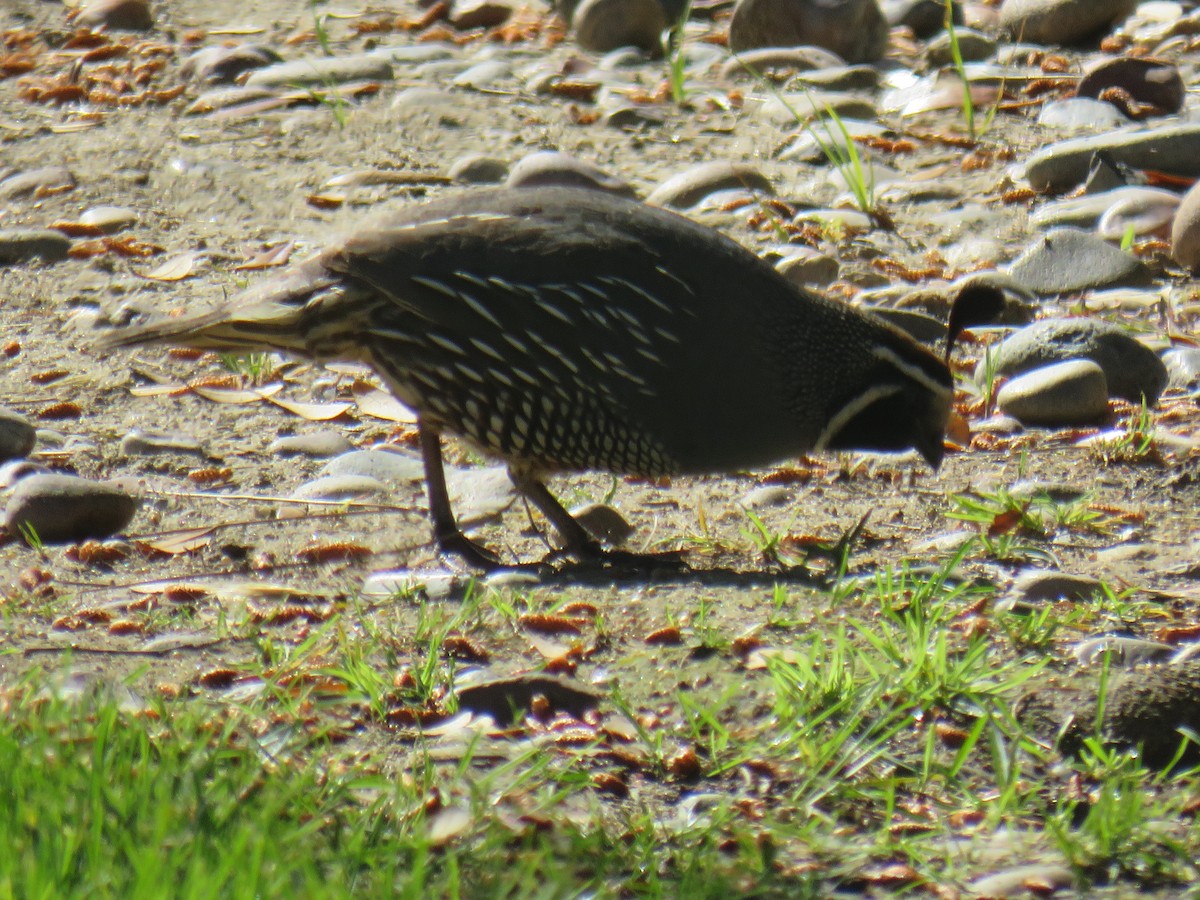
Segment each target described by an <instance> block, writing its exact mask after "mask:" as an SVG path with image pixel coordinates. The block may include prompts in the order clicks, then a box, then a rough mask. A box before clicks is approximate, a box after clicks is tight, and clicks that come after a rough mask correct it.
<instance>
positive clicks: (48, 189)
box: [0, 166, 75, 200]
mask: <svg viewBox="0 0 1200 900" xmlns="http://www.w3.org/2000/svg"><path fill="white" fill-rule="evenodd" d="M73 187H75V176H74V175H72V174H71V172H70V170H69V169H64V168H63V167H62V166H46V167H44V168H41V169H28V170H26V171H23V172H16V173H14V174H11V175H9V176H8V177H7V178H5V179H4V180H3V181H0V200H15V199H16V198H18V197H25V196H28V195H30V194H35V195H36V194H41V193H58V192H60V191H63V190H66V189H69V188H73Z"/></svg>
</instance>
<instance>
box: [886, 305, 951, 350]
mask: <svg viewBox="0 0 1200 900" xmlns="http://www.w3.org/2000/svg"><path fill="white" fill-rule="evenodd" d="M870 311H871V312H873V313H874V314H875V315H877V316H879V318H881V319H884V320H885V321H887V322H888V323H890V324H891V325H894V326H895V327H896V328H899V329H900V330H901V331H903V332H905V333H906V334H908V335H909V336H911V337H912V338H913V339H914V340H918V341H920V342H921V343H923V344H929V345H931V346H937V345H939V344H943V345H944V344H945V341H946V323H945V322H943V321H942V320H941V319H935V318H934V317H933V316H929V315H926V314H925V313H922V312H917V311H916V310H912V309H893V308H891V307H887V306H875V307H871V308H870Z"/></svg>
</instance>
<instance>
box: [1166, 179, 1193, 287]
mask: <svg viewBox="0 0 1200 900" xmlns="http://www.w3.org/2000/svg"><path fill="white" fill-rule="evenodd" d="M1171 255H1172V256H1173V257H1174V258H1175V262H1177V263H1179V264H1180V265H1181V266H1183V267H1184V268H1185V269H1187V270H1189V271H1191V272H1200V181H1198V182H1197V183H1196V184H1193V185H1192V186H1191V187H1190V188H1189V189H1188V192H1187V193H1186V194H1184V195H1183V200H1181V201H1180V203H1179V209H1177V210H1176V211H1175V221H1174V223H1173V224H1172V225H1171Z"/></svg>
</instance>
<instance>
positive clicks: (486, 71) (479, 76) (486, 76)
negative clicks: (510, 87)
mask: <svg viewBox="0 0 1200 900" xmlns="http://www.w3.org/2000/svg"><path fill="white" fill-rule="evenodd" d="M511 75H512V65H511V64H510V63H508V62H505V61H504V60H502V59H486V60H484V61H483V62H478V63H476V64H475V65H473V66H470V67H469V68H466V69H464V70H463V71H461V72H459V73H458V74H457V75H455V76H454V77H453V78H452V79H450V83H451V84H452V85H454V86H455V87H465V88H475V89H476V90H489V89H491V88H493V87H495V86H496V85H497V84H499V83H500V82H502V81H504V79H506V78H508V77H510V76H511Z"/></svg>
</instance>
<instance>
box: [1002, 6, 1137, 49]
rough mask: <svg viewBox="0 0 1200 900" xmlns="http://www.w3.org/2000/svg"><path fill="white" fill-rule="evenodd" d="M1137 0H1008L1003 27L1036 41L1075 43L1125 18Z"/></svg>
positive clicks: (1093, 35)
mask: <svg viewBox="0 0 1200 900" xmlns="http://www.w3.org/2000/svg"><path fill="white" fill-rule="evenodd" d="M1136 6H1137V0H1005V2H1004V5H1003V6H1001V7H1000V27H1001V28H1003V29H1005V30H1006V31H1007V32H1008V33H1009V34H1010V35H1012V36H1013V37H1014V38H1017V39H1018V40H1022V41H1027V42H1029V43H1034V44H1073V43H1077V42H1079V41H1084V40H1087V39H1089V38H1093V37H1095V36H1096V35H1097V34H1098V33H1100V32H1101V31H1103V30H1104V29H1105V28H1107V27H1108V26H1110V25H1112V24H1113V23H1114V22H1117V21H1119V20H1121V19H1124V18H1125V17H1126V16H1128V15H1129V14H1130V13H1131V12H1133V10H1134V8H1135V7H1136Z"/></svg>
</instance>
